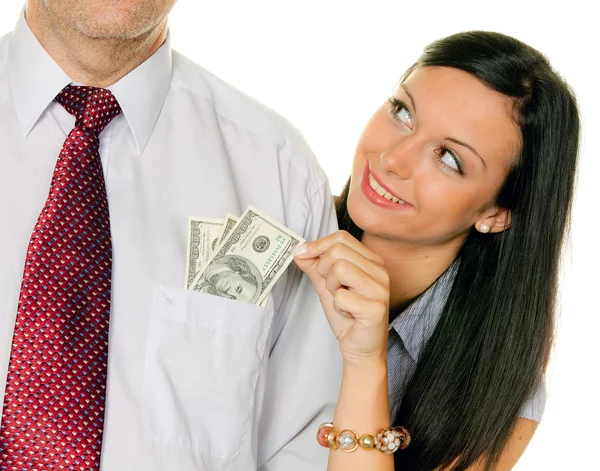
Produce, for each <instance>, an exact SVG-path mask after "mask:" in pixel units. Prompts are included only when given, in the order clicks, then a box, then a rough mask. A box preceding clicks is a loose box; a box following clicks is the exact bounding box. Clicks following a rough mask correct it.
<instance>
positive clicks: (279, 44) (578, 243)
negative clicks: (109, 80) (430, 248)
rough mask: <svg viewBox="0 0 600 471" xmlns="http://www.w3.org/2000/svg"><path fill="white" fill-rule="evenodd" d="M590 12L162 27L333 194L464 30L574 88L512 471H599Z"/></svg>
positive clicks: (382, 7) (356, 6)
mask: <svg viewBox="0 0 600 471" xmlns="http://www.w3.org/2000/svg"><path fill="white" fill-rule="evenodd" d="M98 1H102V0H98ZM594 3H595V2H593V1H592V0H590V1H589V2H587V1H573V0H571V1H568V2H560V3H559V2H554V1H553V0H546V1H542V0H521V1H514V0H504V1H502V2H493V3H492V2H486V1H481V0H480V1H467V0H455V1H444V2H442V1H438V0H430V1H426V0H412V1H406V2H403V1H399V0H396V1H391V0H371V1H366V0H363V1H360V2H359V1H350V0H346V1H342V0H304V1H302V2H298V1H297V2H291V1H289V0H287V1H286V0H253V1H248V0H218V1H210V2H209V1H206V0H180V1H179V4H178V5H177V6H176V7H175V9H174V10H173V13H172V15H171V33H172V38H173V44H174V47H175V48H176V49H178V50H179V51H180V52H183V53H184V54H186V55H187V56H188V57H190V58H192V59H194V60H195V61H196V62H198V63H200V64H201V65H203V66H204V67H205V68H207V69H209V70H211V71H212V72H213V73H215V74H217V75H218V76H220V77H222V78H224V79H225V80H227V81H228V82H230V83H232V84H233V85H235V86H236V87H237V88H240V89H242V90H244V91H245V92H247V93H248V94H250V95H252V96H254V97H255V98H257V99H258V100H260V101H262V102H263V103H265V104H267V105H268V106H270V107H272V108H273V109H275V110H276V111H278V112H279V113H281V114H283V115H284V116H285V117H287V118H288V119H289V120H290V121H292V122H293V123H294V124H295V125H296V126H297V127H298V128H299V129H300V130H301V131H302V132H303V134H304V135H305V137H306V138H307V140H308V141H309V143H310V144H311V145H312V147H313V149H314V150H315V152H316V154H317V156H318V158H319V160H320V161H321V164H322V165H323V167H324V169H325V170H326V172H327V173H328V175H329V176H330V178H331V185H332V188H333V190H334V191H335V192H339V190H340V189H341V187H342V185H343V183H344V181H345V180H346V178H347V176H348V175H349V171H350V166H351V162H352V157H353V153H354V145H355V142H356V140H357V138H358V135H359V133H360V132H361V130H362V127H363V125H364V123H366V121H367V120H368V118H369V117H370V115H371V113H372V112H373V111H374V110H375V109H376V108H377V107H378V106H379V105H380V104H381V103H382V102H383V101H384V100H385V99H386V98H387V97H388V95H389V93H390V91H391V89H392V88H393V86H394V84H395V82H396V81H397V80H398V78H399V77H400V75H401V74H402V73H403V72H404V71H405V69H406V68H408V66H410V65H411V64H412V63H413V62H414V61H415V60H416V58H417V57H418V56H419V54H420V51H421V50H422V48H423V47H424V46H425V45H427V44H428V43H429V42H431V41H433V40H435V39H437V38H440V37H443V36H446V35H449V34H452V33H455V32H458V31H464V30H470V29H484V30H495V31H499V32H502V33H506V34H510V35H513V36H515V37H517V38H518V39H521V40H523V41H525V42H527V43H529V44H530V45H532V46H534V47H536V48H537V49H539V50H540V51H542V52H543V53H545V54H546V55H547V56H548V57H549V58H550V60H551V62H552V63H553V65H554V67H555V68H556V69H557V70H558V71H559V72H560V73H561V74H562V75H563V76H564V77H565V78H566V79H567V81H568V82H569V83H570V84H571V85H572V87H573V88H574V90H575V92H576V93H577V95H578V98H579V102H580V105H581V112H582V118H583V141H582V149H581V160H580V172H579V182H578V188H577V200H576V205H575V211H574V218H573V231H572V237H571V243H570V249H569V250H568V251H567V254H566V257H565V263H564V266H563V281H562V286H561V311H562V312H561V317H560V319H559V325H558V328H557V340H556V348H555V351H554V356H553V361H552V364H551V367H550V372H549V378H548V381H549V388H550V395H549V399H548V404H547V408H546V413H545V416H544V419H543V423H542V425H541V426H540V428H539V431H538V433H537V434H536V436H535V437H534V440H533V442H532V444H531V446H530V447H529V449H528V450H527V452H526V454H525V455H524V457H523V458H522V459H521V461H520V462H519V464H518V465H517V467H516V468H515V469H516V470H518V471H523V470H545V469H553V470H554V469H560V470H569V471H571V470H600V464H599V462H598V459H597V456H596V455H597V450H598V449H599V448H600V433H599V432H598V428H599V421H600V400H599V398H598V393H599V390H598V384H599V378H600V367H599V365H598V362H599V361H598V360H600V341H599V339H598V337H599V336H598V332H599V330H600V320H599V317H600V307H599V306H598V293H599V292H600V286H598V282H599V281H600V280H599V278H598V275H597V269H596V268H597V266H598V265H599V263H600V248H599V247H598V244H597V243H596V240H597V239H598V232H597V231H598V227H599V224H598V223H599V220H600V215H599V214H598V211H597V204H598V203H599V202H600V182H598V181H597V180H598V176H599V174H600V155H599V152H598V150H599V147H598V145H596V142H595V140H594V139H595V137H596V136H597V135H598V133H599V132H600V119H599V118H600V115H599V113H598V109H599V107H600V93H599V92H598V87H597V85H596V84H597V82H598V70H599V68H598V65H597V62H598V57H599V56H600V54H599V53H600V47H599V46H600V40H599V39H598V14H597V13H596V14H593V13H592V6H590V5H593V4H594ZM21 6H22V2H21V1H19V0H1V3H0V33H4V32H8V31H10V29H12V27H13V25H14V24H15V22H16V20H17V17H18V14H19V10H20V8H21ZM557 119H560V116H557ZM533 275H535V274H533Z"/></svg>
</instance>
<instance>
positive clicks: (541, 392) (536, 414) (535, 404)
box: [519, 379, 547, 423]
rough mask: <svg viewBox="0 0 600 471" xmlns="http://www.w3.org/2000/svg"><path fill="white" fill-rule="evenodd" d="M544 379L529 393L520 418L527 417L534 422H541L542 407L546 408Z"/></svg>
mask: <svg viewBox="0 0 600 471" xmlns="http://www.w3.org/2000/svg"><path fill="white" fill-rule="evenodd" d="M546 397H547V390H546V381H545V379H544V380H542V384H541V385H540V386H539V388H538V389H537V390H536V391H535V392H534V393H533V394H532V395H531V397H530V398H529V399H528V400H527V401H526V402H525V404H523V407H522V408H521V412H519V417H520V418H522V419H529V420H533V421H535V422H538V423H539V422H541V421H542V416H543V415H544V409H545V408H546Z"/></svg>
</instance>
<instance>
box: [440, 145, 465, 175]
mask: <svg viewBox="0 0 600 471" xmlns="http://www.w3.org/2000/svg"><path fill="white" fill-rule="evenodd" d="M438 157H439V159H440V160H441V161H442V163H443V164H444V165H447V166H448V167H450V168H451V169H452V170H455V171H457V172H458V173H460V174H461V175H463V169H462V166H461V165H460V161H459V160H458V158H457V157H456V155H454V152H452V151H451V150H450V149H447V148H445V147H442V149H441V151H440V153H439V154H438Z"/></svg>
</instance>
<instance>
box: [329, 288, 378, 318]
mask: <svg viewBox="0 0 600 471" xmlns="http://www.w3.org/2000/svg"><path fill="white" fill-rule="evenodd" d="M333 306H334V308H335V310H336V312H338V313H339V314H341V315H342V316H345V317H351V318H354V319H355V322H360V323H361V324H363V325H373V324H380V323H385V324H386V325H387V323H388V317H389V313H388V308H387V303H385V302H383V301H373V300H371V299H367V298H365V297H363V296H361V295H360V294H358V293H355V292H352V291H350V290H347V289H339V290H337V291H336V293H335V295H334V297H333Z"/></svg>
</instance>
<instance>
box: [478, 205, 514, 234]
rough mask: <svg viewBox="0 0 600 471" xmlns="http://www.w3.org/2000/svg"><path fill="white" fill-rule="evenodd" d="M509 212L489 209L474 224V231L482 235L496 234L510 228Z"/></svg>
mask: <svg viewBox="0 0 600 471" xmlns="http://www.w3.org/2000/svg"><path fill="white" fill-rule="evenodd" d="M510 216H511V215H510V211H509V210H508V209H505V208H497V207H495V208H491V209H489V210H488V211H486V212H485V214H484V215H483V216H482V217H481V218H479V219H478V220H477V221H476V222H475V229H477V230H478V231H479V232H481V233H482V234H488V233H489V234H496V233H498V232H502V231H504V230H506V229H508V228H509V227H510V222H511V217H510Z"/></svg>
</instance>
